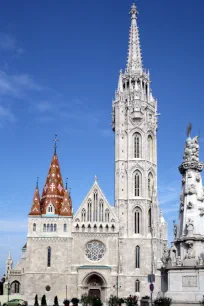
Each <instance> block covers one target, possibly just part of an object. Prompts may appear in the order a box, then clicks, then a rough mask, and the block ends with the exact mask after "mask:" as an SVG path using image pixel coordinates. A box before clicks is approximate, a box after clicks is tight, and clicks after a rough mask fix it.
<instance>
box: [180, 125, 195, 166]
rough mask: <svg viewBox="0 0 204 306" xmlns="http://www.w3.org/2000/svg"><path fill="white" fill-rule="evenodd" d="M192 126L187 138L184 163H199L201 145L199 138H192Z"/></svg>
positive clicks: (189, 128) (189, 126) (188, 130)
mask: <svg viewBox="0 0 204 306" xmlns="http://www.w3.org/2000/svg"><path fill="white" fill-rule="evenodd" d="M191 129H192V125H191V124H189V125H188V128H187V136H188V138H187V139H186V144H185V149H184V156H183V159H184V161H197V162H198V161H199V143H198V136H195V137H194V138H191V137H190V133H191Z"/></svg>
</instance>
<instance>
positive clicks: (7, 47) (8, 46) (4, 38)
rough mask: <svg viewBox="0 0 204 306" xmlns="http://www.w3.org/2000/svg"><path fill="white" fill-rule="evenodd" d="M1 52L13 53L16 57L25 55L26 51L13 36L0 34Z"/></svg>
mask: <svg viewBox="0 0 204 306" xmlns="http://www.w3.org/2000/svg"><path fill="white" fill-rule="evenodd" d="M0 50H3V51H12V52H14V54H15V55H16V56H20V55H22V54H24V53H25V50H24V49H23V48H22V47H20V46H19V44H18V43H17V40H16V38H15V37H14V36H13V35H10V34H6V33H0Z"/></svg>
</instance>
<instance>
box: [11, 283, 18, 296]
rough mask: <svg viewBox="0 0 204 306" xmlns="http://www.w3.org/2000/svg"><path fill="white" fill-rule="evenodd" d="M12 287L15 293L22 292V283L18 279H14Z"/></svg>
mask: <svg viewBox="0 0 204 306" xmlns="http://www.w3.org/2000/svg"><path fill="white" fill-rule="evenodd" d="M11 288H12V289H13V290H12V291H13V293H20V283H19V282H18V281H14V282H13V283H12V284H11Z"/></svg>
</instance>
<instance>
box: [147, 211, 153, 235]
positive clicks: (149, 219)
mask: <svg viewBox="0 0 204 306" xmlns="http://www.w3.org/2000/svg"><path fill="white" fill-rule="evenodd" d="M151 227H152V211H151V208H150V209H149V210H148V232H149V233H151Z"/></svg>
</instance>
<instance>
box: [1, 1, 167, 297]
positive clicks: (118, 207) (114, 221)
mask: <svg viewBox="0 0 204 306" xmlns="http://www.w3.org/2000/svg"><path fill="white" fill-rule="evenodd" d="M130 16H131V26H130V34H129V47H128V60H127V66H126V69H125V71H124V72H123V71H122V70H121V71H120V74H119V81H118V88H117V90H116V94H115V99H114V101H113V103H112V129H113V131H114V133H115V203H114V206H111V205H110V204H109V203H108V201H107V199H106V197H105V195H104V193H103V191H102V190H101V188H100V186H99V183H98V180H97V178H95V181H94V183H93V186H92V187H91V189H90V191H89V192H88V193H87V195H86V197H85V199H84V201H83V202H82V204H81V205H80V207H79V208H78V210H77V212H76V213H73V209H72V200H71V196H70V194H69V191H68V188H67V184H66V186H65V187H64V184H63V179H62V176H61V172H60V164H59V160H58V155H57V152H56V147H55V151H54V155H53V157H52V161H51V164H50V168H49V171H48V176H47V179H46V182H45V185H44V188H43V192H42V196H40V193H39V189H38V185H37V186H36V189H35V192H34V197H33V202H32V207H31V210H30V213H29V215H28V235H27V242H26V244H25V246H24V247H23V249H22V259H21V260H20V262H19V263H18V264H17V265H16V266H15V267H14V268H13V267H12V259H11V256H9V258H8V260H7V263H6V282H5V288H6V286H7V284H8V283H10V284H11V294H15V293H20V294H21V295H22V297H23V298H24V299H25V300H27V301H28V302H32V303H33V300H34V297H35V295H36V294H38V297H39V298H40V297H41V296H42V295H43V294H46V297H47V301H48V303H49V301H50V302H53V298H54V296H56V295H57V296H58V298H59V301H63V299H64V298H65V296H66V290H67V294H68V297H69V298H71V297H76V296H77V297H79V298H80V297H81V295H82V294H85V293H87V294H89V295H98V296H100V297H101V299H102V301H103V302H105V301H106V300H107V299H108V297H109V296H110V295H111V294H113V295H118V296H119V297H125V296H128V295H130V294H131V295H133V294H134V295H135V294H137V295H138V296H144V295H149V284H148V279H147V276H148V274H151V273H154V274H155V276H156V279H155V291H154V294H155V295H157V293H158V292H159V291H161V273H160V271H159V268H160V267H161V265H162V262H161V257H162V254H163V250H164V249H165V248H166V247H167V225H166V223H165V220H164V218H163V216H162V213H161V210H160V208H159V204H158V198H157V135H156V133H157V115H158V114H157V101H156V99H155V98H154V97H153V95H152V91H151V87H150V84H151V82H150V75H149V72H146V70H145V69H144V68H143V64H142V56H141V49H140V40H139V32H138V26H137V9H136V6H135V4H133V5H132V7H131V11H130Z"/></svg>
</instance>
